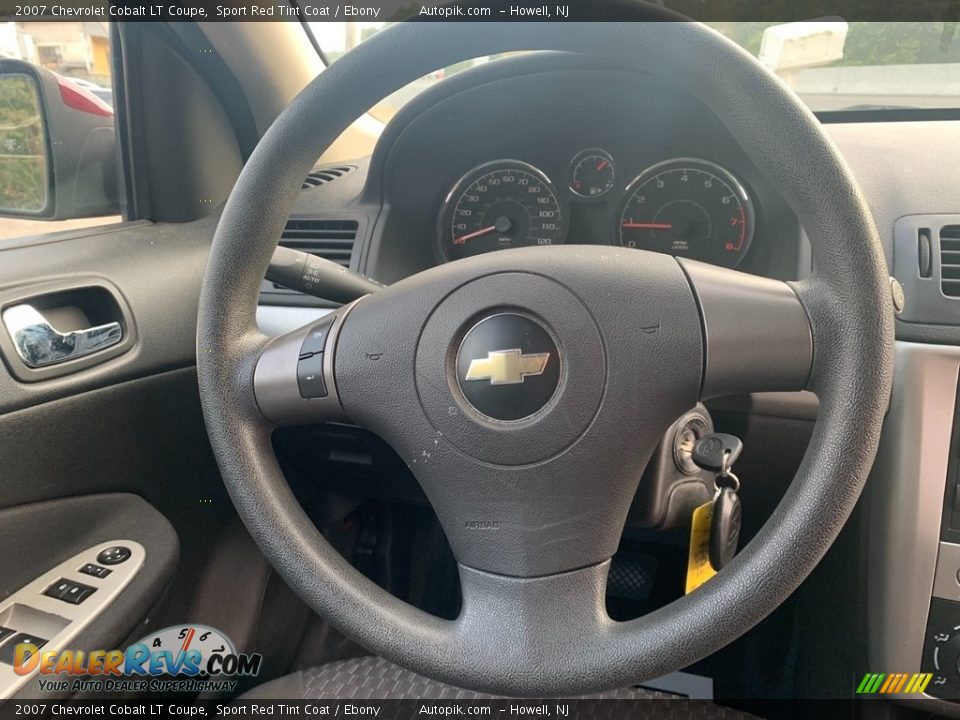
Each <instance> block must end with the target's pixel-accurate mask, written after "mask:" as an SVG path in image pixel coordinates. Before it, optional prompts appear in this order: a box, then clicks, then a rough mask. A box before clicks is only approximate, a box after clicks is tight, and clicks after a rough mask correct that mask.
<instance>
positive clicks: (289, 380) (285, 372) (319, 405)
mask: <svg viewBox="0 0 960 720" xmlns="http://www.w3.org/2000/svg"><path fill="white" fill-rule="evenodd" d="M352 307H353V303H351V304H349V305H344V306H343V307H341V308H338V309H337V310H334V311H332V312H330V313H329V314H327V315H325V316H324V317H322V318H319V319H318V320H315V321H313V322H311V323H309V324H308V325H304V326H303V327H300V328H297V329H296V330H293V331H291V332H288V333H286V334H285V335H281V336H279V337H275V338H273V339H271V340H270V341H269V342H268V343H267V344H266V346H265V347H263V349H262V350H261V351H260V356H259V358H258V359H257V362H256V368H255V369H254V373H253V384H254V396H255V398H256V403H257V407H258V408H259V410H260V413H261V414H262V415H263V417H264V418H266V420H267V421H268V422H270V423H271V424H273V425H275V426H285V425H303V424H307V423H319V422H324V421H329V420H344V419H346V416H345V414H344V412H343V407H342V405H341V404H340V395H339V393H338V392H337V384H336V380H335V378H334V372H333V371H334V354H335V352H336V345H337V337H338V336H339V333H340V328H341V327H342V326H343V322H344V319H345V318H346V317H347V315H348V314H349V312H350V310H351V308H352Z"/></svg>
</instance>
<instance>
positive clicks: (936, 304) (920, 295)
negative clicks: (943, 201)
mask: <svg viewBox="0 0 960 720" xmlns="http://www.w3.org/2000/svg"><path fill="white" fill-rule="evenodd" d="M892 259H893V275H894V277H895V278H896V279H897V280H899V281H900V285H902V286H903V293H904V295H905V296H906V305H904V307H903V309H902V310H901V311H900V314H899V315H898V316H897V319H898V320H900V322H908V323H923V324H925V325H948V326H951V327H960V215H957V214H954V215H947V214H942V215H904V216H903V217H901V218H899V219H898V220H897V221H896V222H895V223H894V225H893V258H892Z"/></svg>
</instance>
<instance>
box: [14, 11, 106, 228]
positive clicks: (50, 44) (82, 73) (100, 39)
mask: <svg viewBox="0 0 960 720" xmlns="http://www.w3.org/2000/svg"><path fill="white" fill-rule="evenodd" d="M0 58H10V59H15V60H22V61H24V62H26V63H29V64H30V65H32V66H34V67H36V68H43V69H45V70H49V71H50V72H52V73H55V74H56V76H55V77H56V78H57V81H58V83H59V91H60V92H59V94H58V96H57V97H55V98H53V99H52V100H51V102H52V101H54V100H55V101H56V102H62V103H64V107H65V110H64V108H59V107H58V108H57V109H58V110H64V112H76V113H80V114H81V115H84V116H90V117H96V118H97V121H96V123H95V124H96V125H97V126H98V127H97V132H103V130H104V127H105V126H106V128H107V131H108V132H109V131H110V130H109V128H110V126H111V125H112V117H113V89H112V88H113V84H112V77H111V49H110V27H109V25H108V23H106V22H80V21H78V22H50V21H45V22H6V23H0ZM6 86H7V87H8V88H10V89H11V90H12V89H13V88H14V85H13V84H12V83H10V84H7V85H6ZM48 104H49V103H48ZM6 106H7V108H8V109H9V110H10V111H11V112H12V110H13V107H12V106H11V105H9V104H7V105H6ZM77 117H78V118H79V117H80V116H77ZM81 119H82V118H81ZM13 120H14V122H8V123H6V124H4V118H3V115H2V114H0V145H2V146H3V148H5V149H7V150H8V152H7V153H6V154H5V155H6V156H7V157H6V158H5V159H6V160H7V161H8V162H6V163H4V164H0V194H2V196H3V197H0V206H7V207H13V206H19V207H26V206H25V205H23V198H24V197H25V195H24V193H27V192H35V193H39V192H41V190H42V191H45V190H46V188H45V187H42V186H43V183H42V182H39V183H38V181H37V178H35V177H33V175H30V176H29V177H28V176H27V175H28V174H27V173H26V170H25V168H26V165H27V155H26V150H25V148H26V145H24V143H23V142H21V140H23V137H22V136H23V135H24V132H25V130H24V129H23V128H18V127H17V125H18V123H17V122H16V119H13ZM68 126H69V127H72V128H76V127H78V126H80V123H71V122H70V120H69V117H67V116H61V122H59V123H52V124H49V125H48V126H47V128H48V130H49V132H50V134H51V138H50V140H51V141H52V142H57V141H58V138H56V137H53V134H55V133H56V132H57V128H63V129H65V128H67V127H68ZM31 127H32V131H33V132H34V134H37V133H39V132H41V125H40V124H39V123H36V124H34V125H32V126H31ZM29 139H32V140H34V141H37V142H35V143H33V144H32V145H31V147H33V148H34V150H32V151H31V154H30V157H32V158H34V159H36V158H42V157H43V153H41V152H40V150H38V149H37V148H39V147H40V146H41V145H42V144H43V143H42V137H41V138H37V137H33V136H31V137H30V138H29ZM62 139H63V140H66V138H62ZM13 155H17V156H18V157H12V156H13ZM33 165H36V163H33ZM33 165H32V166H31V167H33ZM15 166H16V167H17V168H18V169H17V170H16V171H14V170H13V169H12V168H13V167H15ZM34 169H36V168H34ZM4 171H5V172H4ZM34 174H36V173H34ZM90 175H91V177H99V174H97V173H91V174H90ZM28 183H32V185H31V187H32V189H31V188H30V187H28ZM5 201H6V202H5ZM11 203H14V204H13V205H11ZM17 203H19V205H17ZM120 219H121V218H120V217H119V216H118V215H115V214H101V215H99V216H97V217H84V218H79V219H72V220H58V221H50V220H43V219H31V218H5V217H0V240H3V239H6V238H11V237H20V236H24V235H34V234H45V233H50V232H56V231H60V230H71V229H74V228H81V227H90V226H92V225H100V224H105V223H111V222H118V221H119V220H120Z"/></svg>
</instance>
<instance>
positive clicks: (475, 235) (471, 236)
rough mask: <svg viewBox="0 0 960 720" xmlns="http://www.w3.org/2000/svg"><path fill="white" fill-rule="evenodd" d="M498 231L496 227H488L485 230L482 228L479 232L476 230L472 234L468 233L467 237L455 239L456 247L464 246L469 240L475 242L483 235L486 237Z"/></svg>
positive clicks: (462, 236)
mask: <svg viewBox="0 0 960 720" xmlns="http://www.w3.org/2000/svg"><path fill="white" fill-rule="evenodd" d="M496 231H497V226H496V225H487V227H485V228H480V229H479V230H474V231H473V232H472V233H467V234H466V235H461V236H460V237H455V238H454V239H453V244H454V245H463V243H465V242H466V241H467V240H473V239H474V238H478V237H480V236H481V235H486V234H487V233H492V232H496Z"/></svg>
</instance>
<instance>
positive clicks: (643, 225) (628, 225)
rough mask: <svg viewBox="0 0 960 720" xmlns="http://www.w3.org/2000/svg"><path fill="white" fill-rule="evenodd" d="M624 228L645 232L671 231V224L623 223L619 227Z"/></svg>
mask: <svg viewBox="0 0 960 720" xmlns="http://www.w3.org/2000/svg"><path fill="white" fill-rule="evenodd" d="M621 227H625V228H640V229H647V230H672V229H673V223H638V222H625V223H623V224H622V225H621Z"/></svg>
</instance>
